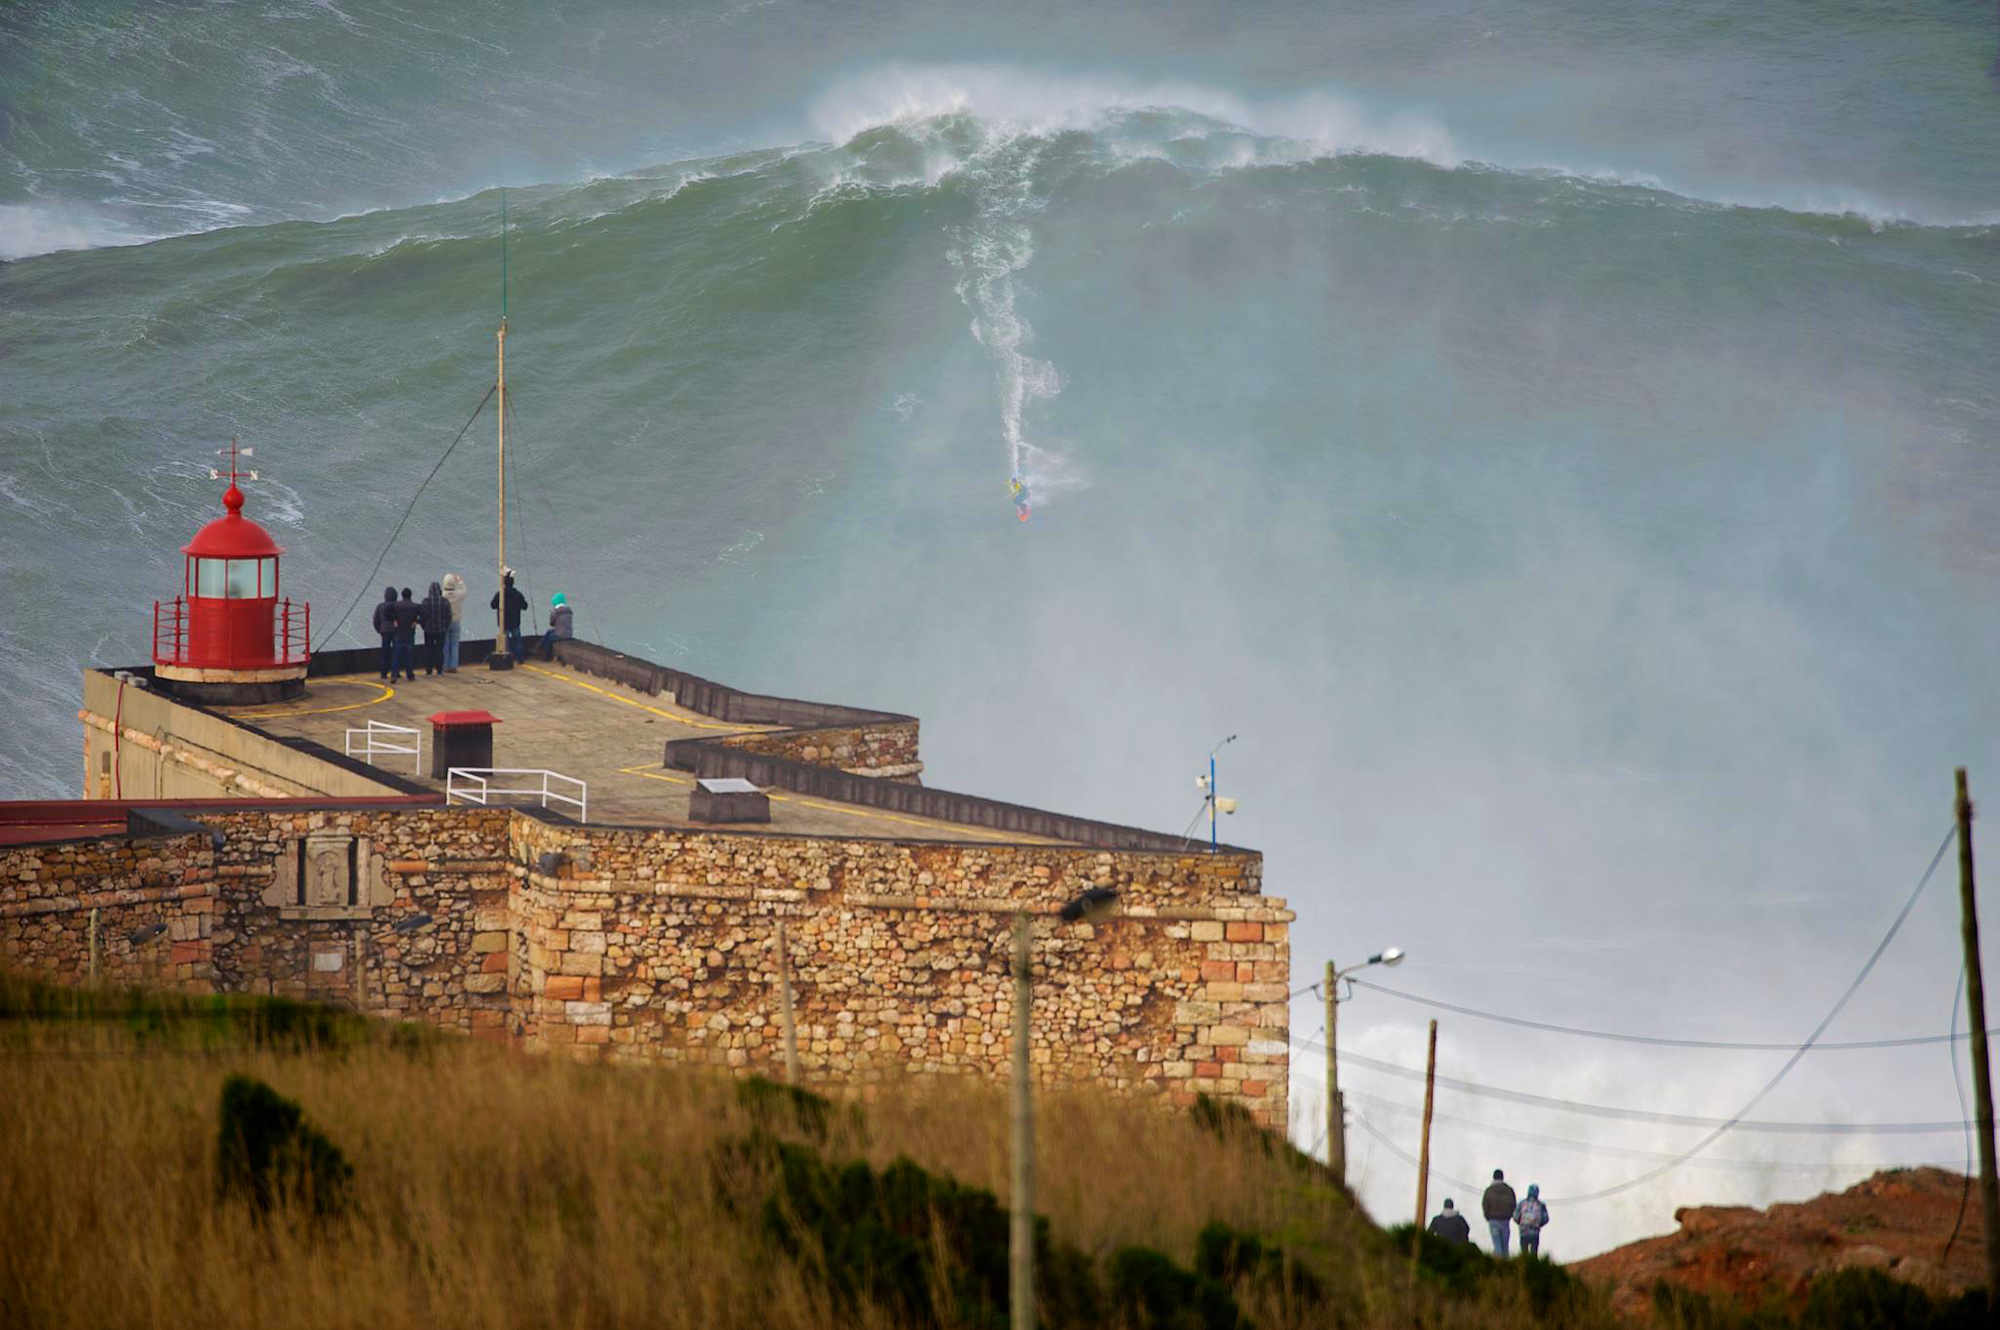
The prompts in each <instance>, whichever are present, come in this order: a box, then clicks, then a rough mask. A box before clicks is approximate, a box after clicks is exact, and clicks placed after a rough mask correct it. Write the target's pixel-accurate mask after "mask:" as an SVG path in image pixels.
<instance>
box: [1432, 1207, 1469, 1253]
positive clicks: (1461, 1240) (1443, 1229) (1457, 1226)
mask: <svg viewBox="0 0 2000 1330" xmlns="http://www.w3.org/2000/svg"><path fill="white" fill-rule="evenodd" d="M1431 1236H1432V1237H1434V1238H1441V1239H1443V1240H1444V1241H1446V1242H1449V1243H1450V1244H1451V1245H1452V1246H1454V1247H1463V1246H1464V1245H1465V1244H1466V1243H1468V1242H1470V1241H1472V1225H1470V1224H1468V1223H1466V1222H1465V1216H1464V1215H1462V1214H1460V1213H1459V1212H1458V1211H1457V1210H1455V1209H1453V1208H1452V1204H1451V1197H1449V1196H1447V1197H1445V1198H1444V1213H1442V1214H1439V1215H1436V1216H1434V1217H1433V1218H1432V1219H1431Z"/></svg>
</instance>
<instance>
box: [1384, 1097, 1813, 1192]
mask: <svg viewBox="0 0 2000 1330" xmlns="http://www.w3.org/2000/svg"><path fill="white" fill-rule="evenodd" d="M1345 1098H1347V1099H1351V1100H1359V1101H1360V1102H1362V1103H1366V1104H1373V1105H1374V1106H1375V1107H1377V1108H1379V1109H1383V1110H1385V1111H1387V1112H1390V1113H1395V1114H1397V1115H1398V1116H1401V1117H1422V1116H1423V1112H1424V1111H1423V1109H1421V1108H1419V1107H1417V1106H1416V1105H1414V1104H1405V1103H1400V1102H1398V1101H1397V1100H1394V1099H1385V1098H1384V1097H1382V1096H1381V1095H1372V1094H1365V1093H1362V1092H1360V1091H1355V1090H1350V1091H1348V1092H1347V1094H1346V1095H1345ZM1431 1116H1432V1118H1433V1119H1435V1120H1436V1121H1438V1122H1448V1123H1451V1124H1452V1125H1454V1126H1459V1127H1465V1128H1468V1129H1470V1130H1472V1131H1476V1132H1480V1133H1482V1134H1490V1135H1494V1136H1505V1137H1508V1138H1510V1139H1512V1140H1517V1141H1529V1142H1532V1143H1533V1144H1536V1145H1547V1146H1552V1147H1553V1148H1555V1149H1558V1150H1571V1151H1575V1152H1576V1153H1578V1154H1589V1155H1600V1156H1603V1157H1606V1158H1613V1157H1615V1158H1620V1159H1672V1158H1674V1155H1673V1153H1672V1152H1670V1151H1667V1150H1641V1149H1637V1148H1634V1147H1632V1146H1622V1145H1606V1144H1603V1143H1601V1142H1596V1141H1579V1140H1575V1139H1573V1138H1571V1137H1567V1136H1546V1135H1543V1134H1542V1133H1540V1132H1533V1131H1518V1130H1515V1129H1514V1128H1511V1127H1500V1126H1495V1125H1493V1124H1492V1123H1487V1122H1480V1121H1478V1120H1477V1119H1474V1118H1462V1117H1457V1116H1455V1115H1453V1114H1450V1113H1437V1112H1433V1113H1432V1114H1431ZM1688 1162H1689V1163H1691V1164H1696V1165H1699V1166H1701V1167H1704V1168H1728V1169H1735V1170H1738V1171H1741V1172H1746V1173H1762V1172H1778V1173H1831V1172H1838V1171H1841V1170H1843V1169H1845V1168H1847V1167H1849V1166H1848V1165H1842V1164H1833V1163H1819V1164H1808V1163H1800V1162H1797V1161H1794V1160H1767V1159H1716V1158H1713V1157H1709V1158H1703V1159H1692V1160H1689V1161H1688Z"/></svg>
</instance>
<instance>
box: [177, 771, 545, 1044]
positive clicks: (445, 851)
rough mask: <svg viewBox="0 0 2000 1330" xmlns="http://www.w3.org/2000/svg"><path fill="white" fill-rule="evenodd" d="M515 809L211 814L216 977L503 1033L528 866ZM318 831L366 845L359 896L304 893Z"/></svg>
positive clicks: (231, 984) (228, 986)
mask: <svg viewBox="0 0 2000 1330" xmlns="http://www.w3.org/2000/svg"><path fill="white" fill-rule="evenodd" d="M512 817H513V814H512V813H511V812H510V811H509V810H507V809H505V808H490V809H489V808H444V807H426V808H383V809H338V810H334V809H329V810H325V811H319V812H313V811H296V812H294V811H288V812H282V813H280V812H269V811H262V810H254V809H245V810H242V811H233V812H227V813H203V814H202V818H201V820H202V822H203V823H204V824H205V825H207V826H210V827H212V828H214V829H215V830H216V831H219V832H221V833H222V834H223V837H224V842H223V848H222V850H221V851H220V852H219V853H218V854H217V856H216V859H217V867H216V873H217V876H218V878H219V879H220V880H221V882H222V883H223V891H222V904H221V908H220V911H219V916H218V919H217V923H216V930H215V935H214V943H215V971H216V982H217V986H218V987H220V988H222V989H225V990H229V991H236V992H257V993H282V994H289V995H293V996H300V997H310V998H315V999H320V1000H328V1001H337V1002H341V1003H344V1004H347V1005H351V1006H354V1007H356V1008H358V1009H360V1010H363V1011H367V1012H369V1013H371V1014H374V1015H381V1016H390V1017H398V1018H402V1019H406V1020H417V1021H423V1022H425V1023H427V1024H431V1025H437V1026H442V1027H444V1028H447V1029H456V1030H461V1031H464V1032H466V1033H468V1034H473V1035H477V1036H481V1037H484V1038H493V1039H498V1038H504V1037H505V1036H506V1034H507V1029H508V1022H507V1013H508V1009H509V1006H510V1002H511V998H510V994H509V987H510V977H509V974H508V957H509V953H510V945H509V943H510V939H511V937H512V934H513V918H512V913H511V907H510V904H509V897H510V895H511V891H512V886H513V881H514V875H515V874H516V873H517V872H518V871H519V870H518V868H517V867H516V866H515V865H513V864H511V863H510V862H509V861H508V858H507V853H508V851H507V846H508V840H507V824H508V822H509V820H510V819H511V818H512ZM308 837H332V838H334V839H335V843H336V845H337V844H338V842H339V841H340V840H341V839H344V838H349V837H351V838H353V840H354V842H355V843H356V845H357V847H358V846H360V845H363V844H365V845H366V847H367V850H368V855H367V858H366V860H365V861H361V859H360V856H359V855H358V854H357V855H356V859H357V862H356V864H355V868H356V870H357V871H358V872H359V873H360V874H361V876H362V877H363V878H364V879H365V881H364V883H363V884H361V887H360V888H358V889H357V890H356V892H355V893H354V894H355V895H356V896H357V897H358V898H359V899H357V900H356V901H355V903H354V904H351V905H349V904H340V903H335V904H312V903H306V904H300V903H298V902H299V897H300V895H301V893H300V891H299V890H298V886H297V883H296V878H295V870H294V868H293V863H292V862H291V861H292V860H293V859H294V857H295V856H296V854H297V847H298V845H299V844H300V842H301V841H303V840H305V839H306V838H308ZM399 925H400V926H401V927H400V928H399V927H398V926H399Z"/></svg>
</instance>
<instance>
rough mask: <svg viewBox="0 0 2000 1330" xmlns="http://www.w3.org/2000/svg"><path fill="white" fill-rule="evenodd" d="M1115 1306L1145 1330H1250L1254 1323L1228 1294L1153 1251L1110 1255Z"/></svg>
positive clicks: (1121, 1251) (1127, 1249) (1123, 1250)
mask: <svg viewBox="0 0 2000 1330" xmlns="http://www.w3.org/2000/svg"><path fill="white" fill-rule="evenodd" d="M1111 1305H1112V1308H1113V1310H1114V1312H1115V1313H1117V1314H1118V1315H1121V1316H1122V1317H1123V1318H1124V1319H1125V1320H1126V1321H1128V1322H1129V1323H1130V1324H1132V1325H1135V1326H1142V1327H1145V1330H1248V1326H1249V1324H1250V1323H1249V1322H1248V1321H1246V1320H1245V1319H1244V1317H1243V1313H1242V1311H1241V1309H1239V1308H1238V1307H1237V1305H1236V1298H1235V1297H1234V1296H1233V1295H1232V1294H1231V1293H1230V1291H1229V1290H1228V1289H1226V1288H1224V1287H1223V1286H1222V1285H1221V1284H1218V1283H1216V1282H1215V1281H1214V1280H1213V1279H1210V1278H1208V1277H1207V1276H1205V1275H1198V1274H1196V1273H1195V1272H1194V1271H1192V1270H1189V1269H1186V1268H1184V1267H1183V1266H1181V1265H1179V1264H1178V1263H1176V1262H1175V1261H1174V1259H1173V1258H1172V1257H1170V1256H1167V1255H1164V1254H1163V1253H1161V1252H1156V1251H1154V1250H1153V1249H1152V1248H1151V1247H1121V1248H1119V1249H1118V1250H1117V1251H1116V1252H1113V1253H1112V1255H1111Z"/></svg>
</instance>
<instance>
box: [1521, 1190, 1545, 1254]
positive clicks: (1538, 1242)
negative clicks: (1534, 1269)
mask: <svg viewBox="0 0 2000 1330" xmlns="http://www.w3.org/2000/svg"><path fill="white" fill-rule="evenodd" d="M1514 1222H1515V1223H1516V1224H1519V1225H1520V1226H1521V1255H1523V1256H1540V1255H1541V1254H1542V1230H1543V1229H1544V1228H1546V1227H1548V1223H1549V1207H1548V1206H1547V1205H1546V1204H1544V1203H1543V1201H1542V1184H1541V1183H1539V1182H1531V1183H1529V1184H1528V1195H1527V1198H1526V1199H1525V1200H1523V1201H1522V1202H1521V1203H1520V1204H1519V1205H1517V1206H1515V1207H1514Z"/></svg>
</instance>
